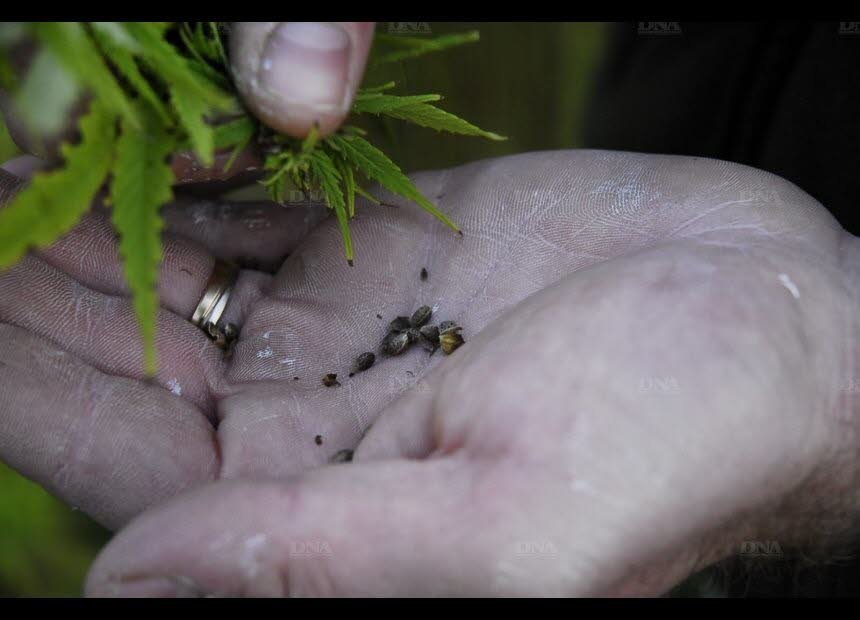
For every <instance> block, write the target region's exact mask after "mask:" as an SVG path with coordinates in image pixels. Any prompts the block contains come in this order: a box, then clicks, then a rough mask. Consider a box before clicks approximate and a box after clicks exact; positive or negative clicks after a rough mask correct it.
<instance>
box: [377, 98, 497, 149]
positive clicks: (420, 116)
mask: <svg viewBox="0 0 860 620" xmlns="http://www.w3.org/2000/svg"><path fill="white" fill-rule="evenodd" d="M383 114H385V115H386V116H390V117H392V118H398V119H400V120H403V121H409V122H410V123H415V124H416V125H421V126H422V127H429V128H430V129H435V130H437V131H447V132H448V133H456V134H461V135H465V136H480V137H481V138H488V139H490V140H507V138H506V137H505V136H500V135H499V134H497V133H493V132H492V131H484V130H483V129H481V128H480V127H476V126H475V125H473V124H472V123H470V122H469V121H466V120H463V119H462V118H460V117H459V116H455V115H454V114H451V113H450V112H446V111H445V110H441V109H439V108H437V107H435V106H432V105H429V104H426V103H413V104H410V105H404V106H400V107H392V108H389V109H387V110H384V111H383Z"/></svg>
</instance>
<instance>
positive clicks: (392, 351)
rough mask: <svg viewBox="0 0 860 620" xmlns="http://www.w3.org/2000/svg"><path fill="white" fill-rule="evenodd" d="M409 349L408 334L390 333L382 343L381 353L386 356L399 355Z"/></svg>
mask: <svg viewBox="0 0 860 620" xmlns="http://www.w3.org/2000/svg"><path fill="white" fill-rule="evenodd" d="M408 347H409V334H407V333H406V332H391V333H390V334H388V335H387V336H386V337H385V340H383V341H382V352H383V353H385V354H386V355H400V354H401V353H403V352H404V351H405V350H406V349H407V348H408Z"/></svg>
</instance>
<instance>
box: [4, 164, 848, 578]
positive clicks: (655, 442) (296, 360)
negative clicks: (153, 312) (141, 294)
mask: <svg viewBox="0 0 860 620" xmlns="http://www.w3.org/2000/svg"><path fill="white" fill-rule="evenodd" d="M416 181H417V182H418V184H419V186H420V187H421V188H422V190H423V191H424V192H425V194H426V195H428V196H429V197H430V198H431V199H432V200H434V202H436V203H437V204H438V205H439V206H440V208H441V209H442V210H443V211H445V212H446V213H448V214H450V215H451V216H452V217H453V218H454V219H455V220H456V221H457V222H458V223H459V224H460V225H461V226H462V228H463V230H464V232H465V235H464V236H463V237H459V236H456V235H452V234H451V233H450V231H448V230H446V229H445V228H443V227H442V226H441V225H440V224H438V223H437V222H435V221H434V220H433V219H432V218H430V217H429V216H427V215H426V214H424V213H422V212H420V211H419V210H418V209H417V208H415V207H414V206H411V205H407V204H405V203H403V202H397V201H395V200H394V199H393V198H391V197H386V202H387V203H392V204H394V205H395V206H393V207H392V206H378V207H376V206H373V205H369V204H361V205H359V207H358V210H357V216H356V218H355V220H354V221H353V222H352V231H353V237H354V240H355V247H356V264H355V267H353V268H350V267H349V266H347V264H346V262H345V261H344V259H343V256H342V252H341V245H340V238H339V233H338V231H337V226H336V224H335V223H334V222H333V221H331V220H326V221H323V222H322V223H320V224H319V225H317V226H315V227H314V226H313V219H314V218H316V217H317V216H318V211H315V210H312V209H310V208H308V209H304V210H300V209H292V210H291V209H278V208H273V207H263V206H261V205H244V206H239V205H216V204H208V203H200V204H198V205H193V206H186V207H184V208H182V209H179V208H174V209H171V211H170V213H168V222H169V229H170V231H171V232H170V233H169V234H168V238H167V241H166V244H167V245H166V261H165V265H164V267H163V272H162V284H161V287H162V299H163V302H162V303H163V310H162V313H161V315H160V317H159V340H158V346H159V351H160V352H161V370H160V373H159V376H158V379H157V381H155V382H154V383H152V382H151V383H146V382H142V381H140V377H139V375H137V374H136V373H137V369H138V368H139V364H140V355H139V348H138V345H137V344H136V339H135V338H136V332H135V327H134V321H133V318H132V314H131V311H130V308H129V305H128V302H127V300H126V298H125V297H124V291H123V290H122V287H121V279H120V277H119V270H118V268H117V267H116V266H115V260H114V257H113V256H112V253H113V252H114V248H113V245H112V241H111V240H110V235H109V233H108V232H107V229H106V224H105V223H104V222H102V221H101V220H99V219H98V214H94V215H93V216H92V217H91V219H88V220H87V222H85V223H84V224H83V225H82V226H81V227H79V229H77V230H76V232H74V233H73V234H72V235H70V236H69V237H67V238H66V239H64V240H63V241H62V242H60V243H59V244H57V245H56V246H54V247H53V248H51V249H49V250H48V251H46V252H44V253H42V254H41V255H38V256H32V257H30V258H28V259H27V261H25V262H24V263H23V264H21V265H19V266H18V267H16V268H14V269H13V270H12V271H10V272H8V273H6V274H4V275H2V276H0V321H2V322H3V326H2V327H0V330H2V331H3V332H4V333H3V335H2V337H3V340H4V341H5V343H6V345H5V347H4V348H3V349H2V353H0V355H2V357H0V392H2V399H0V400H2V402H3V403H4V405H3V410H2V415H0V424H2V428H0V431H2V432H0V454H2V455H3V458H4V460H7V461H8V462H10V463H11V464H12V465H13V466H15V467H17V468H18V469H19V470H21V471H23V472H24V473H26V474H27V475H29V476H31V477H34V478H35V479H37V480H39V481H40V482H42V483H43V484H46V486H48V487H49V488H50V489H52V490H53V491H54V492H56V493H58V494H59V495H61V496H62V497H64V498H65V499H67V501H70V502H72V503H74V504H76V505H78V506H81V507H82V508H84V509H85V510H87V511H89V512H90V513H91V514H94V515H95V516H96V517H97V518H99V519H100V520H102V521H103V522H104V523H106V524H108V525H111V526H119V525H122V524H124V523H126V522H127V521H128V520H129V519H130V518H131V517H133V516H135V515H138V514H139V513H140V512H141V511H144V510H145V509H147V508H149V507H153V506H154V508H152V509H151V510H149V511H148V512H145V513H144V514H142V515H140V516H139V517H138V518H137V519H136V520H134V522H133V523H131V524H130V525H128V527H127V528H126V529H125V530H123V531H122V532H121V533H120V534H119V535H118V536H117V537H116V538H115V539H114V541H112V543H111V544H110V545H109V546H108V547H107V549H106V550H105V551H104V552H103V554H102V555H101V557H100V558H99V560H97V562H96V564H95V566H94V568H93V570H92V572H91V575H90V578H89V580H88V591H89V592H90V593H93V594H117V593H119V594H168V593H172V594H177V593H178V594H182V593H191V594H227V595H233V594H251V595H255V594H290V595H307V594H374V595H379V594H656V593H659V592H661V591H663V590H665V589H666V588H668V587H670V586H671V585H673V583H675V582H676V581H677V580H679V579H681V578H682V577H684V576H685V575H686V574H688V573H689V572H691V571H693V570H695V569H697V568H699V567H702V566H704V565H706V564H707V563H710V562H712V561H714V560H716V559H719V558H720V557H723V556H725V555H727V554H729V553H732V552H733V551H737V549H738V545H740V544H741V543H742V542H744V541H763V540H765V541H770V540H776V541H778V542H779V543H780V544H782V545H790V544H795V543H797V544H808V543H813V544H820V545H825V544H827V543H830V542H832V541H834V540H838V538H839V536H841V535H842V534H844V533H845V532H846V531H847V529H848V528H849V524H850V523H851V522H852V519H854V518H855V517H856V510H857V505H856V499H855V498H854V495H853V494H852V491H851V490H852V489H856V482H857V478H858V467H857V463H856V454H857V450H856V420H855V419H853V417H852V416H853V414H854V413H855V412H856V410H857V390H852V389H849V388H850V387H851V386H852V385H854V383H853V382H852V383H850V384H849V383H846V379H850V377H851V372H852V370H851V369H852V368H855V367H856V364H857V343H858V340H857V332H858V330H857V321H858V319H857V316H858V312H857V306H858V303H857V293H856V290H857V282H858V268H857V264H858V260H857V259H858V258H860V250H858V244H857V241H856V239H855V238H853V237H851V236H849V235H847V234H845V233H844V231H842V230H841V229H840V228H839V227H838V226H837V225H836V223H835V222H834V221H833V219H832V218H831V217H830V216H829V214H828V213H827V212H826V211H825V210H824V209H823V208H822V207H821V206H820V205H819V204H817V203H816V202H815V201H814V200H812V199H811V198H810V197H809V196H807V195H806V194H804V193H803V192H802V191H800V190H799V189H798V188H796V187H794V186H793V185H791V184H789V183H787V182H785V181H783V180H781V179H778V178H776V177H774V176H772V175H768V174H765V173H762V172H760V171H756V170H752V169H749V168H745V167H741V166H737V165H734V164H727V163H722V162H714V161H709V160H701V159H691V158H676V157H663V156H647V155H636V154H625V153H608V152H588V151H582V152H556V153H535V154H529V155H522V156H517V157H510V158H505V159H499V160H491V161H486V162H480V163H476V164H472V165H469V166H464V167H462V168H457V169H454V170H448V171H442V172H433V173H423V174H420V175H416ZM308 218H311V219H308ZM303 226H305V227H307V228H312V230H311V232H310V233H309V234H308V235H307V236H305V237H304V238H303V239H302V240H301V241H298V239H299V238H300V237H301V234H300V233H301V228H302V227H303ZM289 235H295V236H294V237H288V236H289ZM207 248H208V249H207ZM287 251H290V255H289V257H288V258H286V260H285V261H284V262H283V265H282V266H281V268H280V269H279V270H278V271H277V273H276V274H275V275H273V276H270V275H267V274H266V273H265V272H262V271H253V270H245V271H243V272H242V275H241V276H240V279H239V282H238V284H237V292H236V297H235V303H233V304H231V307H230V308H229V309H228V312H229V314H230V317H229V318H230V319H231V320H234V321H235V322H237V323H238V324H240V325H241V328H242V331H241V335H240V338H239V341H238V343H237V346H236V349H235V351H234V354H233V356H232V357H231V358H230V359H223V358H222V357H221V356H220V352H219V350H218V349H216V348H215V347H214V346H213V345H212V343H211V342H209V341H208V340H207V339H206V337H205V336H204V335H203V334H202V332H200V330H199V329H197V328H196V327H194V326H192V325H191V324H190V323H189V322H188V319H187V317H188V316H189V315H190V312H191V310H192V309H193V306H194V304H196V302H197V300H198V299H199V296H200V294H201V292H202V288H203V287H204V286H205V282H206V279H207V277H208V273H209V271H211V266H212V262H213V254H220V255H225V256H227V257H235V256H238V255H243V254H244V255H247V256H250V257H252V258H256V259H258V260H260V261H261V262H262V263H264V264H265V263H276V262H278V258H279V256H280V254H282V253H284V252H287ZM422 269H426V270H427V272H428V278H427V279H426V280H422V279H421V277H420V272H421V270H422ZM421 304H428V305H430V306H432V307H434V308H435V318H436V319H439V320H445V319H451V320H454V321H456V322H457V323H459V324H460V325H462V326H463V328H464V331H463V333H464V336H465V338H466V341H467V342H466V344H465V345H464V346H462V347H461V348H460V349H458V350H457V351H455V352H454V353H453V354H452V355H451V356H447V357H446V356H444V355H442V354H440V353H437V354H435V355H433V356H429V355H428V354H427V353H426V352H423V351H421V350H419V349H417V348H414V349H413V350H410V351H409V352H407V353H406V354H404V355H402V356H398V357H393V358H383V359H380V360H379V361H377V363H376V364H375V365H374V366H373V367H372V368H371V369H369V370H368V371H366V372H363V373H360V374H357V375H355V376H354V377H347V376H346V375H347V371H348V369H349V366H350V364H351V362H352V360H353V359H354V357H355V356H356V355H358V354H359V353H361V352H363V351H368V350H375V349H376V347H377V346H378V344H379V341H380V340H381V338H382V336H383V335H384V333H385V330H386V325H387V323H388V321H389V320H390V319H391V318H393V317H394V316H397V315H402V314H407V313H408V312H410V311H411V310H413V309H414V308H416V307H417V306H418V305H421ZM377 315H379V316H381V317H382V318H378V316H377ZM329 372H337V373H338V375H339V378H340V379H341V385H340V386H335V387H325V386H323V384H322V382H321V377H322V376H323V375H324V374H326V373H329ZM296 377H298V378H297V379H296ZM371 425H372V426H371ZM318 438H319V439H318ZM351 448H357V450H356V456H355V461H354V462H352V463H349V464H337V465H330V466H328V465H327V463H328V461H329V459H330V458H331V457H332V456H333V455H334V454H335V453H336V452H338V451H339V450H341V449H351ZM208 482H212V483H211V484H204V483H208ZM195 487H199V488H196V489H195V490H193V491H190V492H185V493H183V491H186V490H188V489H191V488H195ZM170 497H173V499H171V500H170V501H167V502H163V501H162V500H165V499H167V498H170Z"/></svg>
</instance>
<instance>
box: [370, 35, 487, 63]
mask: <svg viewBox="0 0 860 620" xmlns="http://www.w3.org/2000/svg"><path fill="white" fill-rule="evenodd" d="M479 39H480V34H479V32H478V31H477V30H470V31H469V32H462V33H456V34H446V35H443V36H441V37H436V38H434V39H425V38H418V37H404V36H401V35H396V34H383V33H377V34H376V35H375V37H374V41H373V43H374V48H375V49H374V50H373V54H372V60H371V64H373V65H380V64H383V63H387V62H397V61H399V60H407V59H410V58H417V57H419V56H423V55H424V54H429V53H432V52H441V51H444V50H447V49H450V48H452V47H457V46H460V45H465V44H467V43H474V42H476V41H478V40H479ZM382 48H395V49H394V51H387V52H382V51H380V50H381V49H382Z"/></svg>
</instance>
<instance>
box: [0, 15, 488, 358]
mask: <svg viewBox="0 0 860 620" xmlns="http://www.w3.org/2000/svg"><path fill="white" fill-rule="evenodd" d="M225 34H226V27H225V26H224V25H222V24H219V23H217V22H183V23H151V22H146V23H145V22H125V23H119V22H86V23H83V22H64V23H58V22H41V23H31V24H7V25H3V26H0V87H2V88H3V89H4V91H6V92H7V93H10V96H11V97H12V100H13V102H14V103H15V107H16V109H17V110H18V111H19V112H20V113H21V114H22V115H23V118H22V121H23V122H24V123H25V125H27V126H29V127H31V128H34V129H36V130H38V131H40V132H42V133H46V132H47V133H50V132H51V131H57V130H58V129H59V128H60V124H61V122H62V119H63V118H64V117H65V114H66V112H67V111H68V110H69V109H70V108H71V106H72V105H73V104H75V103H76V102H78V101H80V100H81V99H82V97H85V98H86V100H88V101H89V104H88V108H87V111H86V113H85V114H84V115H83V116H82V117H81V118H80V120H79V122H78V130H79V131H78V132H77V133H78V136H79V137H78V139H77V141H76V142H75V143H74V144H68V143H67V144H63V145H62V146H61V149H60V154H61V156H62V163H61V164H60V165H58V166H56V167H54V168H53V169H51V170H49V171H46V172H40V173H37V174H36V175H35V176H34V177H33V179H32V182H31V183H30V185H29V186H28V187H27V188H26V189H24V190H23V191H22V192H20V193H19V194H18V195H17V196H16V197H15V199H14V200H13V201H12V203H11V204H9V205H7V206H6V207H5V208H4V209H3V210H2V211H0V269H3V268H6V267H9V266H10V265H12V264H14V263H15V262H16V261H18V260H19V259H20V258H21V257H22V256H23V255H24V253H25V252H26V251H27V250H28V249H30V248H43V247H46V246H48V245H50V244H51V243H53V242H54V241H56V240H57V239H58V238H59V237H61V236H62V235H63V234H65V233H66V232H68V231H69V230H70V229H71V228H72V227H74V226H75V224H76V223H77V222H78V220H79V219H80V218H81V217H82V216H83V215H84V213H85V212H86V211H87V210H88V209H89V207H90V205H91V203H92V201H93V200H94V198H95V197H96V194H97V193H98V192H99V190H100V189H101V188H102V187H103V186H104V185H105V184H106V183H107V187H108V191H107V193H106V195H107V198H106V203H107V204H108V205H109V206H110V208H111V214H112V222H113V225H114V227H115V229H116V231H117V233H118V236H119V252H120V256H121V258H122V262H123V268H124V274H125V278H126V281H127V282H128V286H129V289H130V291H131V293H132V297H133V306H134V311H135V314H136V317H137V321H138V324H139V327H140V331H141V335H142V338H143V341H144V351H145V353H144V366H145V370H146V372H147V373H154V371H155V368H156V357H155V347H154V340H155V317H156V312H157V310H158V297H157V292H156V281H157V277H158V266H159V263H160V261H161V252H162V247H161V230H162V226H163V224H162V220H161V217H160V215H159V211H160V208H161V207H162V206H163V205H164V204H165V203H167V202H169V201H170V200H171V199H172V197H173V194H172V189H171V187H172V185H173V183H174V181H175V179H174V177H173V173H172V171H171V168H170V165H169V157H170V156H171V155H172V154H174V153H177V152H180V151H191V152H193V153H194V155H195V156H196V158H197V159H198V160H199V161H200V163H202V164H203V165H206V166H211V165H212V164H213V162H214V154H215V152H216V151H222V150H228V149H231V150H232V154H231V156H230V158H229V160H228V162H227V164H226V166H225V170H229V168H230V166H231V165H232V164H233V163H234V161H235V157H236V156H237V155H238V154H239V153H240V152H242V151H243V150H245V149H247V148H252V149H255V150H257V151H258V152H259V153H261V154H262V157H263V162H264V163H263V168H264V172H265V175H264V178H263V180H262V181H261V182H262V184H263V185H264V186H265V187H266V189H267V191H268V194H269V195H270V196H271V198H272V199H273V200H274V201H276V202H279V203H282V202H284V200H285V198H286V196H287V195H288V192H290V191H292V190H301V191H305V192H319V193H320V194H321V195H322V196H323V197H324V200H325V203H326V205H327V206H328V208H330V209H331V210H332V211H333V212H334V214H335V216H336V218H337V221H338V224H339V228H340V232H341V235H342V236H343V244H344V252H345V256H346V260H347V261H349V263H350V264H352V260H353V248H352V243H351V240H350V233H349V220H350V218H352V217H353V216H354V214H355V197H356V195H360V196H363V197H365V198H367V199H368V200H371V201H375V200H376V199H375V198H374V197H373V196H372V195H371V194H370V193H368V192H367V190H366V189H364V188H363V187H362V185H363V184H365V183H367V182H376V183H379V184H380V185H381V186H383V187H385V188H387V189H388V190H390V191H391V192H393V193H395V194H398V195H400V196H403V197H404V198H407V199H408V200H410V201H412V202H414V203H415V204H417V205H418V206H419V207H421V208H422V209H424V210H425V211H427V212H428V213H430V214H432V215H433V216H435V217H437V218H439V219H440V220H441V221H442V222H444V223H445V224H447V225H448V226H449V227H451V228H452V229H453V230H454V231H458V228H457V225H456V224H455V223H454V222H452V221H451V220H450V219H448V218H447V217H446V216H445V215H444V214H443V213H441V212H440V211H439V210H438V209H437V208H436V207H435V206H434V205H433V204H432V203H431V202H430V201H429V200H427V198H425V197H424V196H423V195H422V194H421V192H420V191H419V190H418V189H417V188H416V187H415V185H414V184H413V183H412V182H411V181H410V180H409V178H408V177H407V176H406V175H405V174H403V172H402V171H401V170H400V168H398V166H397V165H396V164H395V163H394V162H392V161H391V160H390V159H389V158H388V157H387V156H386V155H385V154H384V153H383V152H382V151H380V150H379V149H378V148H376V147H375V146H373V145H372V144H371V143H370V142H369V141H368V140H367V139H366V137H365V136H366V134H365V132H364V131H363V130H362V129H360V128H359V127H356V126H354V125H350V124H347V125H345V126H343V127H342V128H341V129H340V130H339V131H337V132H336V133H334V134H332V135H330V136H326V137H320V136H319V134H318V132H316V131H314V130H312V131H311V132H310V133H309V135H308V136H307V137H306V138H305V139H304V140H299V139H295V138H292V137H289V136H285V135H280V134H277V133H275V132H273V131H272V130H271V129H269V128H268V127H265V126H263V125H261V124H260V123H259V122H258V121H257V120H256V119H255V118H254V117H253V116H252V115H251V114H249V113H248V112H246V111H245V109H244V108H243V106H242V104H241V101H240V99H239V97H238V94H237V92H236V90H235V88H234V86H233V82H232V80H231V75H230V63H229V59H228V58H227V53H226V52H225V45H224V38H225ZM28 38H29V39H32V40H35V41H36V42H37V43H38V48H37V49H38V51H37V52H36V53H35V57H34V58H33V59H32V61H31V63H30V65H29V69H28V70H27V72H26V74H25V75H16V74H15V72H14V71H13V68H12V63H11V62H10V58H9V55H10V54H9V51H10V50H11V49H13V47H14V46H15V45H16V44H18V43H20V42H21V41H23V40H25V39H28ZM477 39H478V34H477V33H476V32H468V33H464V34H455V35H447V36H442V37H437V38H423V37H414V38H410V37H403V36H398V35H383V34H377V35H376V38H375V40H374V46H373V50H372V52H371V58H370V60H369V62H370V63H372V64H381V63H390V62H397V61H401V60H406V59H409V58H414V57H417V56H420V55H423V54H425V53H428V52H435V51H440V50H444V49H447V48H450V47H453V46H456V45H461V44H464V43H469V42H473V41H476V40H477ZM395 86H396V85H395V83H394V82H390V83H387V84H382V85H373V86H369V87H364V88H361V89H359V91H358V94H357V96H356V97H355V102H354V105H353V113H354V114H356V115H375V116H384V117H390V118H395V119H399V120H403V121H407V122H411V123H415V124H418V125H421V126H424V127H427V128H430V129H435V130H438V131H446V132H450V133H456V134H464V135H470V136H480V137H484V138H489V139H491V140H501V139H504V138H502V137H501V136H499V135H497V134H494V133H491V132H487V131H484V130H482V129H480V128H478V127H476V126H474V125H472V124H471V123H468V122H467V121H465V120H463V119H461V118H458V117H457V116H455V115H453V114H451V113H449V112H446V111H444V110H442V109H441V108H439V107H437V106H436V104H437V103H438V102H439V100H440V99H441V97H440V95H437V94H425V95H400V94H393V91H394V89H395Z"/></svg>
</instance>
